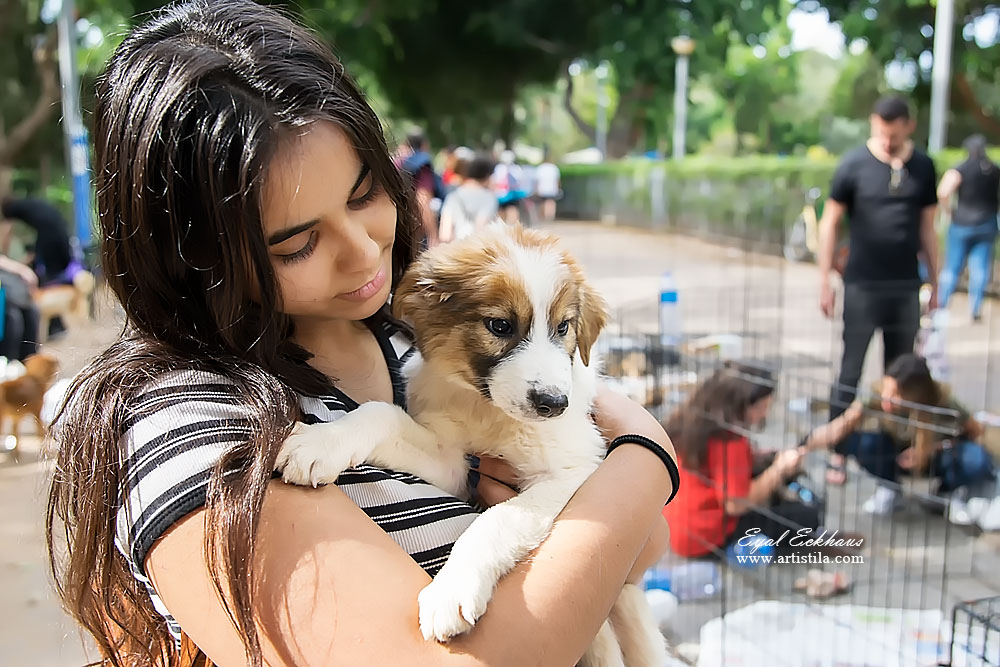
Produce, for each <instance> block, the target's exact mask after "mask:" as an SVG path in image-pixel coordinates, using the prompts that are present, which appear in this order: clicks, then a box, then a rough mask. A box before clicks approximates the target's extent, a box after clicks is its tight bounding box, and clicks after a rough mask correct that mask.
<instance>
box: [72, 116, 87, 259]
mask: <svg viewBox="0 0 1000 667" xmlns="http://www.w3.org/2000/svg"><path fill="white" fill-rule="evenodd" d="M70 170H71V172H72V177H73V218H74V220H75V221H76V239H77V241H78V242H79V244H80V248H81V249H84V248H89V247H90V241H91V233H90V230H91V211H92V206H91V201H90V155H89V150H88V141H87V128H85V127H83V126H82V125H80V126H78V127H77V128H76V131H75V132H73V134H72V135H71V136H70Z"/></svg>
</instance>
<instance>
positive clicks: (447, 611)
mask: <svg viewBox="0 0 1000 667" xmlns="http://www.w3.org/2000/svg"><path fill="white" fill-rule="evenodd" d="M492 596H493V586H492V584H491V583H490V582H483V581H482V578H481V577H477V576H474V575H472V576H470V575H469V574H465V573H460V572H456V571H454V570H452V571H449V570H448V567H447V565H446V566H445V568H444V569H442V570H441V572H439V573H438V575H437V576H436V577H434V581H432V582H431V583H430V584H428V585H427V587H425V588H424V590H422V591H420V595H418V596H417V604H418V605H419V607H420V631H421V633H423V635H424V639H430V638H431V637H433V638H434V639H437V640H438V641H440V642H445V641H448V640H449V639H451V638H452V637H454V636H455V635H460V634H462V633H463V632H468V631H469V630H471V629H472V626H474V625H475V624H476V621H478V620H479V617H480V616H482V615H483V613H484V612H485V611H486V605H487V604H488V603H489V601H490V598H491V597H492Z"/></svg>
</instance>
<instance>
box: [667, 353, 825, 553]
mask: <svg viewBox="0 0 1000 667" xmlns="http://www.w3.org/2000/svg"><path fill="white" fill-rule="evenodd" d="M774 386H775V382H774V378H773V377H772V375H771V374H770V373H769V372H767V371H765V370H763V369H761V368H755V367H752V366H746V365H742V364H734V363H727V364H726V365H725V366H724V367H723V368H721V369H719V370H718V371H717V372H716V373H715V374H714V375H712V377H710V378H709V379H708V380H706V381H705V382H704V383H703V384H702V385H701V386H700V387H698V389H697V390H695V392H694V394H693V395H692V397H691V399H690V400H689V401H688V402H687V403H686V404H685V405H684V406H682V407H681V408H680V409H678V410H677V411H676V412H675V413H674V414H673V415H672V416H671V417H670V419H669V420H668V421H667V425H666V429H667V433H668V434H669V435H670V439H671V440H672V441H673V443H674V448H675V449H676V451H677V456H678V463H679V464H680V476H681V481H680V485H679V491H678V493H677V497H676V498H675V499H674V501H673V502H672V503H671V504H670V505H668V506H667V507H666V508H665V509H664V515H665V516H666V517H667V520H668V522H669V524H670V546H671V549H672V550H673V551H674V553H677V554H679V555H681V556H687V557H693V556H703V555H706V554H709V553H711V552H712V551H714V550H715V549H717V548H724V547H726V546H728V545H729V544H730V543H731V542H734V541H736V540H737V539H739V538H740V537H743V536H744V535H746V534H747V531H748V530H751V529H759V531H760V533H761V534H763V535H766V536H768V537H770V538H772V539H777V538H779V537H780V536H781V535H782V534H783V533H784V532H785V531H786V530H789V529H791V531H792V534H794V533H795V532H796V530H797V529H798V528H803V527H804V528H808V529H810V530H815V529H816V528H817V527H818V526H819V523H820V517H819V510H818V509H817V508H816V507H812V506H809V505H806V504H803V503H800V502H790V501H787V500H783V499H779V498H778V495H779V491H780V490H781V489H782V488H783V487H784V485H785V483H786V482H787V481H789V480H790V479H791V478H793V477H794V476H795V475H797V474H798V472H799V469H800V464H801V460H802V455H803V451H804V450H803V449H801V448H798V449H790V450H785V451H782V452H779V453H778V454H777V455H776V456H774V458H773V460H772V461H771V462H770V463H769V464H768V465H767V466H766V467H764V469H763V470H762V471H761V472H760V473H759V474H757V475H754V472H755V470H754V467H755V466H754V456H753V452H752V450H751V447H750V441H749V440H748V439H747V437H746V436H745V435H743V434H742V431H743V429H752V428H757V427H760V426H762V425H763V423H764V421H765V419H766V417H767V413H768V410H769V408H770V406H771V398H772V394H773V393H774ZM738 431H740V432H738ZM754 507H767V509H768V513H767V514H766V515H765V514H763V513H760V512H758V511H756V510H754V509H752V508H754Z"/></svg>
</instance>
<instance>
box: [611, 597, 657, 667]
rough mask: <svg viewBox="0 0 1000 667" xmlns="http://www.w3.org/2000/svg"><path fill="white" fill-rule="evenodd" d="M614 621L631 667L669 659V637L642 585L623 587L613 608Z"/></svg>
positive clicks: (652, 666) (646, 666)
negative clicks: (648, 600)
mask: <svg viewBox="0 0 1000 667" xmlns="http://www.w3.org/2000/svg"><path fill="white" fill-rule="evenodd" d="M611 625H612V626H613V627H614V629H615V634H616V635H617V636H618V643H619V644H620V645H621V648H622V656H623V657H624V658H625V664H626V665H628V667H662V666H663V665H665V664H666V663H667V640H666V639H665V638H664V637H663V634H662V633H661V632H660V628H659V625H658V624H657V622H656V618H655V617H654V616H653V612H652V610H651V609H650V608H649V603H648V602H646V594H645V593H643V591H642V589H641V588H639V587H638V586H636V585H634V584H625V585H624V586H623V587H622V592H621V595H619V596H618V600H617V601H616V602H615V606H614V607H612V608H611Z"/></svg>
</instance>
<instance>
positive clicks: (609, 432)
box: [594, 384, 676, 458]
mask: <svg viewBox="0 0 1000 667" xmlns="http://www.w3.org/2000/svg"><path fill="white" fill-rule="evenodd" d="M594 423H596V424H597V428H598V429H600V431H601V435H603V436H604V439H605V440H607V441H609V442H610V441H611V440H614V439H615V438H617V437H618V436H620V435H625V434H626V433H635V434H637V435H644V436H646V437H647V438H649V439H650V440H652V441H654V442H656V443H657V444H658V445H660V446H661V447H663V448H664V449H666V450H667V452H668V453H669V454H670V455H671V456H674V448H673V445H671V444H670V438H668V437H667V433H666V431H664V430H663V427H662V426H661V425H660V422H658V421H656V418H655V417H653V415H651V414H649V412H648V411H647V410H646V408H644V407H642V406H641V405H639V404H638V403H636V402H635V401H633V400H632V399H630V398H626V397H625V396H622V395H621V394H619V393H617V392H615V391H613V390H611V389H610V388H608V387H607V386H606V385H604V384H599V385H598V387H597V396H596V397H595V398H594ZM675 458H676V457H675Z"/></svg>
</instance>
